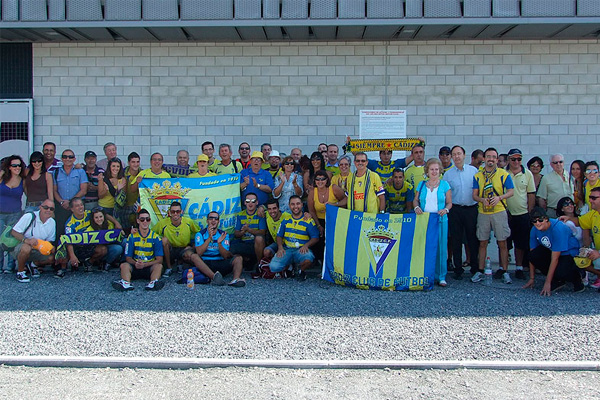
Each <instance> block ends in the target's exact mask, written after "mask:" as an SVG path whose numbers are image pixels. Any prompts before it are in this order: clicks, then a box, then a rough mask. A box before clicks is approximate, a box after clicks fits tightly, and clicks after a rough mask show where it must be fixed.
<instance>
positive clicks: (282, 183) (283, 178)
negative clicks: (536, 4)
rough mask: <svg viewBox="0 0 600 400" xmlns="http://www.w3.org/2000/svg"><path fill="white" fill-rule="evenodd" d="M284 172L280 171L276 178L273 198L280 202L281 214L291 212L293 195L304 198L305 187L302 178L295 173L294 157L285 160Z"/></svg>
mask: <svg viewBox="0 0 600 400" xmlns="http://www.w3.org/2000/svg"><path fill="white" fill-rule="evenodd" d="M282 165H283V171H280V172H279V174H277V176H275V181H274V184H275V188H274V189H273V197H274V198H276V199H278V200H279V209H280V210H281V212H286V211H287V212H289V213H291V210H290V205H289V202H290V197H292V196H293V195H296V196H300V197H302V193H303V190H304V185H303V184H302V176H300V175H298V174H297V173H295V172H294V168H296V164H295V163H294V159H293V158H292V157H289V156H288V157H285V158H284V159H283V163H282Z"/></svg>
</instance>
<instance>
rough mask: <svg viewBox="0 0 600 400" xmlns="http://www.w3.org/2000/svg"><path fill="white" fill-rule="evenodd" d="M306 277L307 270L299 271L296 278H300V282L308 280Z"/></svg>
mask: <svg viewBox="0 0 600 400" xmlns="http://www.w3.org/2000/svg"><path fill="white" fill-rule="evenodd" d="M306 278H308V277H307V276H306V271H302V270H300V271H298V276H297V277H296V279H298V280H299V281H300V282H304V281H305V280H306Z"/></svg>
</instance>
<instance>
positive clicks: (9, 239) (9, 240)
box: [0, 212, 35, 251]
mask: <svg viewBox="0 0 600 400" xmlns="http://www.w3.org/2000/svg"><path fill="white" fill-rule="evenodd" d="M28 214H31V217H32V218H31V221H30V222H29V225H27V228H25V230H24V231H23V233H25V232H27V231H28V230H29V228H31V225H32V224H33V222H34V221H35V214H34V213H32V212H28ZM12 230H13V226H12V225H6V227H5V228H4V230H3V231H2V236H1V237H0V248H2V251H12V250H13V249H14V248H15V247H17V245H18V244H19V243H21V241H20V240H19V239H17V238H16V237H14V236H13V235H12V234H11V231H12Z"/></svg>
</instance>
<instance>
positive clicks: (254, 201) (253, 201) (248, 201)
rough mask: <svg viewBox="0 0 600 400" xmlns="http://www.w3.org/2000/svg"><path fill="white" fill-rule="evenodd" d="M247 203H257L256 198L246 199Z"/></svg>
mask: <svg viewBox="0 0 600 400" xmlns="http://www.w3.org/2000/svg"><path fill="white" fill-rule="evenodd" d="M246 203H256V199H246Z"/></svg>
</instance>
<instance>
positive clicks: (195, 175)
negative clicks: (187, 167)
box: [187, 172, 217, 178]
mask: <svg viewBox="0 0 600 400" xmlns="http://www.w3.org/2000/svg"><path fill="white" fill-rule="evenodd" d="M211 176H217V174H215V173H214V172H207V173H206V175H202V176H200V174H198V173H197V172H194V173H191V174H189V175H188V176H187V177H188V178H210V177H211Z"/></svg>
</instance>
